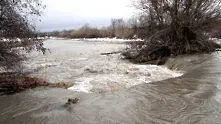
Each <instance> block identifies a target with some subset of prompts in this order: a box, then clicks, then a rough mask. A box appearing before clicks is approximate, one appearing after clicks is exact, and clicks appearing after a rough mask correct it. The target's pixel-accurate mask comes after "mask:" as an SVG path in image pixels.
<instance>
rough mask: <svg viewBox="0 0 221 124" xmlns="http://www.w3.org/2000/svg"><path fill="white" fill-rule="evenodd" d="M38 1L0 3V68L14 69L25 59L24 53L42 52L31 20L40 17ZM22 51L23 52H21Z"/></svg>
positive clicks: (39, 2) (7, 1)
mask: <svg viewBox="0 0 221 124" xmlns="http://www.w3.org/2000/svg"><path fill="white" fill-rule="evenodd" d="M42 9H44V6H43V5H42V4H41V1H40V0H1V1H0V38H1V40H0V67H1V68H4V69H6V70H8V69H14V68H15V66H18V65H20V63H21V61H22V60H24V59H25V56H24V54H22V53H25V52H31V51H32V50H38V51H43V52H44V48H43V42H42V41H41V40H39V39H37V37H36V36H35V27H34V26H33V25H32V24H33V22H31V18H35V17H37V16H40V15H41V10H42ZM21 50H23V51H24V52H21Z"/></svg>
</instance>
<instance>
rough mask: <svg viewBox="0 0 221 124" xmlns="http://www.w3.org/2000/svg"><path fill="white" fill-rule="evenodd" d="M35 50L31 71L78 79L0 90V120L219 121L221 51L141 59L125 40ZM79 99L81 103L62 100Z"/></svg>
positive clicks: (94, 123)
mask: <svg viewBox="0 0 221 124" xmlns="http://www.w3.org/2000/svg"><path fill="white" fill-rule="evenodd" d="M45 47H47V48H49V49H50V51H51V53H47V54H46V55H42V54H41V53H37V52H33V53H31V54H30V55H29V56H28V58H29V60H28V61H27V62H25V66H26V71H32V72H33V73H32V75H31V76H35V77H39V78H43V79H45V80H47V81H49V82H54V83H57V82H65V83H71V84H73V87H71V88H69V89H68V90H65V89H57V88H43V87H39V88H35V89H30V90H26V91H25V92H22V93H18V94H14V95H5V96H0V101H1V102H0V124H20V123H21V124H203V123H204V124H208V123H209V124H221V107H220V106H221V85H220V81H221V78H220V76H221V54H220V53H213V54H210V55H193V56H179V57H176V58H171V59H169V61H168V62H167V63H166V64H165V65H164V66H155V65H145V64H143V65H137V64H132V63H130V62H128V61H126V60H123V59H122V56H121V55H120V54H111V55H101V53H108V52H113V51H119V50H121V49H123V48H125V44H123V43H113V42H112V43H106V42H92V41H84V42H83V41H71V40H47V41H45ZM68 98H79V99H80V100H79V102H78V103H77V104H70V105H67V104H65V103H66V102H67V99H68Z"/></svg>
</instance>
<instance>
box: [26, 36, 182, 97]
mask: <svg viewBox="0 0 221 124" xmlns="http://www.w3.org/2000/svg"><path fill="white" fill-rule="evenodd" d="M115 42H116V41H115ZM119 42H120V43H119ZM119 42H116V43H113V42H112V43H109V42H94V41H86V42H85V41H77V42H76V41H73V40H54V39H53V40H46V41H45V42H44V44H45V47H46V48H49V49H50V51H51V53H47V54H46V55H42V54H41V53H37V52H34V53H32V54H31V55H30V56H29V61H28V62H27V63H25V64H26V65H27V67H28V69H29V70H35V72H34V73H33V76H35V77H39V78H44V79H45V80H48V81H49V82H66V83H72V84H74V86H73V87H71V88H69V90H73V91H77V92H86V93H93V92H97V93H103V92H113V91H119V90H122V89H128V88H130V87H133V86H135V85H139V84H143V83H149V82H154V81H160V80H165V79H168V78H174V77H178V76H181V75H182V74H183V73H182V72H178V71H172V70H169V69H168V68H167V67H164V66H156V65H137V64H132V63H130V62H128V61H126V60H123V59H122V56H121V55H120V54H112V55H101V53H106V52H113V51H119V50H122V49H124V48H125V47H126V45H125V44H124V43H122V41H119Z"/></svg>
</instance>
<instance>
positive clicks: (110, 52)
mask: <svg viewBox="0 0 221 124" xmlns="http://www.w3.org/2000/svg"><path fill="white" fill-rule="evenodd" d="M118 53H122V51H116V52H110V53H101V55H111V54H118Z"/></svg>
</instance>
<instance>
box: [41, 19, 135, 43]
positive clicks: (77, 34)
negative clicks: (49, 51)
mask: <svg viewBox="0 0 221 124" xmlns="http://www.w3.org/2000/svg"><path fill="white" fill-rule="evenodd" d="M137 26H138V19H137V18H135V17H132V18H130V19H128V20H124V19H122V18H113V19H111V20H110V25H109V26H106V27H101V28H96V27H91V26H90V25H89V24H85V25H83V26H82V27H81V28H79V29H72V30H63V31H52V32H45V33H41V34H40V35H41V36H45V35H48V36H53V37H63V38H105V37H109V38H113V37H116V38H125V39H131V38H134V37H135V35H136V33H137Z"/></svg>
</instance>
